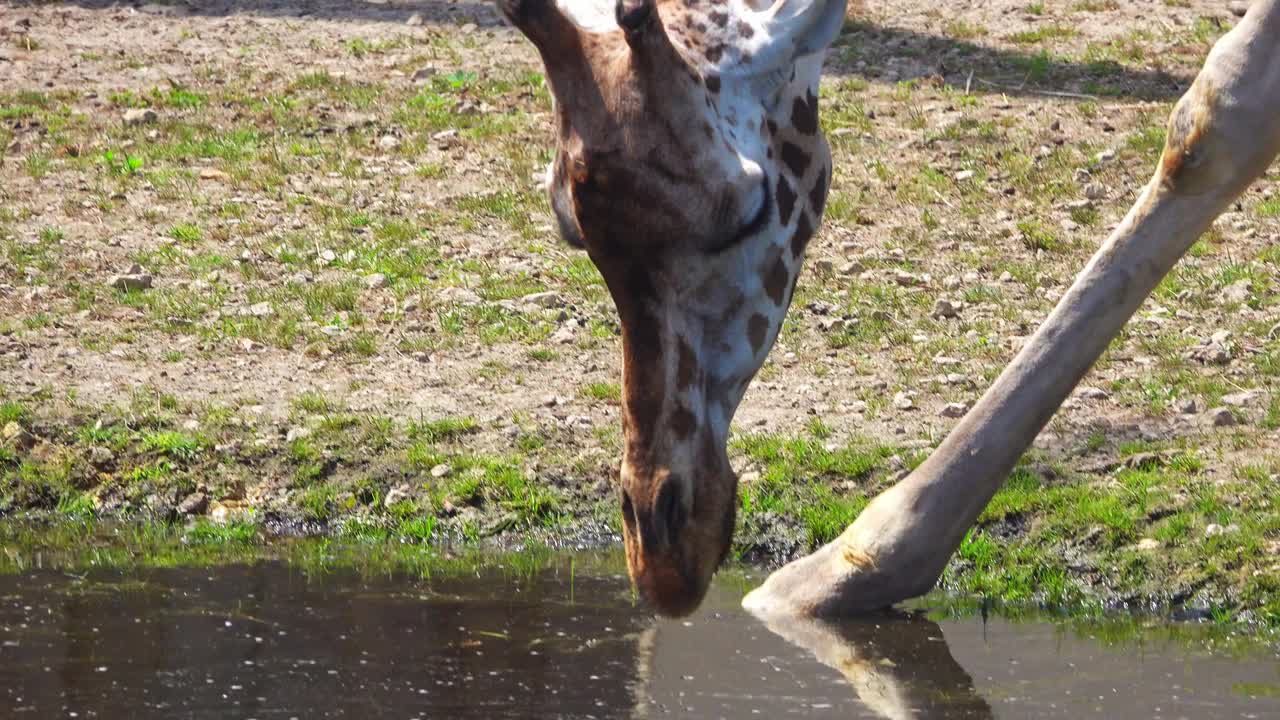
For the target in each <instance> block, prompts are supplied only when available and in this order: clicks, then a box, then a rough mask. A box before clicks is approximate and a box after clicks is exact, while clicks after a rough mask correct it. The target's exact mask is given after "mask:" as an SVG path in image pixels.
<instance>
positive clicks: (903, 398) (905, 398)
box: [893, 390, 916, 410]
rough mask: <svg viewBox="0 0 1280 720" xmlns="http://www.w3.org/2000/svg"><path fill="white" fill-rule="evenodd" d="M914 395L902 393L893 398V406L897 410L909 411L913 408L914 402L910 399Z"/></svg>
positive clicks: (906, 392)
mask: <svg viewBox="0 0 1280 720" xmlns="http://www.w3.org/2000/svg"><path fill="white" fill-rule="evenodd" d="M913 395H915V393H913V392H911V391H909V390H908V391H903V392H900V393H897V394H896V395H894V396H893V406H894V407H896V408H898V409H899V410H910V409H911V408H913V407H915V404H916V401H915V400H914V399H912V396H913Z"/></svg>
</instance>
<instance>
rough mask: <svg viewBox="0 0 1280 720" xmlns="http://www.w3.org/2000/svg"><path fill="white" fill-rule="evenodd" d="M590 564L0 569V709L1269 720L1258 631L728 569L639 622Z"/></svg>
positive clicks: (607, 574)
mask: <svg viewBox="0 0 1280 720" xmlns="http://www.w3.org/2000/svg"><path fill="white" fill-rule="evenodd" d="M588 568H589V569H588ZM612 568H616V565H611V564H610V563H609V562H607V561H601V560H600V559H599V558H588V557H584V556H579V557H578V558H576V559H569V558H564V559H557V560H554V561H551V562H549V563H546V564H545V566H544V567H542V568H540V569H536V570H530V569H523V570H517V569H515V568H511V567H506V568H503V567H492V566H491V567H487V568H484V569H476V570H471V571H452V572H446V573H443V574H433V575H432V576H431V577H430V578H428V579H423V578H422V577H419V576H412V577H410V576H407V575H400V574H395V573H390V574H386V573H384V574H380V575H375V576H372V577H371V576H370V575H369V574H368V573H360V572H358V571H356V570H341V571H332V572H327V573H316V572H314V571H311V570H308V571H306V572H304V571H303V570H301V569H299V568H298V567H294V566H290V565H288V564H286V563H283V562H280V561H275V560H272V561H262V562H259V563H255V564H250V565H231V566H221V567H205V568H176V569H160V570H146V571H136V570H135V571H130V572H127V573H120V572H110V571H102V572H91V573H90V574H88V575H76V574H69V573H65V572H54V571H47V570H46V571H31V572H27V573H24V574H19V575H9V576H0V718H71V717H78V718H201V719H204V718H209V719H212V718H219V719H222V718H237V719H244V718H260V719H264V720H265V719H267V718H280V719H287V718H299V719H309V718H362V719H363V718H397V719H405V720H407V719H409V718H561V717H565V718H569V717H572V718H649V717H690V718H750V717H762V718H788V717H797V718H801V717H802V718H894V719H897V718H1088V717H1098V718H1134V719H1136V718H1275V717H1280V656H1277V654H1276V653H1275V652H1274V650H1273V649H1270V648H1268V647H1266V646H1259V647H1255V648H1253V649H1251V650H1244V651H1242V650H1239V649H1238V648H1235V649H1233V650H1232V651H1231V652H1230V653H1226V652H1225V651H1219V650H1213V649H1211V647H1217V644H1215V643H1208V642H1206V641H1197V640H1195V639H1194V637H1195V635H1194V633H1189V634H1188V633H1182V632H1175V633H1169V632H1164V630H1165V629H1163V628H1160V627H1145V628H1142V629H1139V630H1138V631H1136V632H1133V631H1130V632H1128V633H1127V634H1126V635H1125V638H1124V639H1122V640H1117V639H1116V638H1115V637H1114V635H1115V634H1114V633H1111V632H1106V633H1104V632H1103V631H1102V630H1099V631H1097V632H1094V631H1090V630H1089V629H1088V627H1089V626H1081V625H1080V624H1078V623H1077V624H1075V625H1074V626H1072V627H1070V628H1068V627H1066V626H1063V625H1054V624H1046V623H1043V622H1011V621H1006V620H1001V619H998V618H996V619H988V620H986V621H984V620H982V619H981V618H980V617H974V618H971V619H960V620H944V621H942V622H940V623H935V622H932V621H930V620H928V619H925V617H924V615H923V614H919V613H916V614H911V615H898V616H893V617H890V616H882V617H878V618H875V619H871V620H863V621H858V622H853V623H845V624H842V625H820V624H795V623H792V624H786V625H780V626H777V627H773V628H770V627H768V626H766V625H764V624H761V623H760V622H758V621H757V620H755V619H753V618H751V617H750V616H748V615H745V614H744V613H743V612H742V611H741V610H739V609H738V602H739V600H740V598H741V595H742V586H743V581H742V580H741V578H739V579H737V580H734V579H732V578H729V579H726V580H723V581H721V582H719V583H718V584H717V585H716V587H715V588H714V589H713V591H712V594H711V597H709V598H708V601H707V603H706V604H705V606H704V608H703V610H701V611H700V612H699V613H698V614H697V615H695V616H694V617H692V618H689V619H687V620H683V621H666V620H655V619H653V618H652V617H651V616H650V615H648V614H647V613H646V612H645V611H644V610H643V608H640V607H637V606H636V605H635V604H634V602H633V599H632V596H631V593H630V589H629V586H628V584H627V581H626V578H625V577H624V576H622V575H621V574H619V573H617V572H616V571H614V570H612ZM1081 627H1084V628H1085V629H1084V630H1081ZM1129 627H1130V628H1132V627H1133V625H1132V624H1130V625H1129ZM1104 634H1105V635H1106V636H1107V637H1106V638H1105V639H1104V638H1103V635H1104ZM1091 635H1092V637H1091ZM1173 636H1179V637H1182V639H1173ZM1183 636H1189V637H1191V638H1192V640H1190V641H1188V640H1187V639H1186V637H1183Z"/></svg>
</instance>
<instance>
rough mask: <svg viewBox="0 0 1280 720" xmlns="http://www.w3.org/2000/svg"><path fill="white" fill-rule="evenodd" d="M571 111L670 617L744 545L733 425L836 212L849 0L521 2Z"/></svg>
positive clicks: (551, 80)
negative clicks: (838, 104)
mask: <svg viewBox="0 0 1280 720" xmlns="http://www.w3.org/2000/svg"><path fill="white" fill-rule="evenodd" d="M500 7H501V10H502V11H503V13H504V14H505V15H506V16H507V18H508V19H510V21H511V22H512V23H513V24H514V25H515V26H516V27H517V28H519V29H520V30H521V31H522V32H523V33H524V34H525V35H526V36H527V37H528V38H529V39H530V40H531V41H532V42H533V44H534V45H535V46H536V47H537V49H538V52H539V53H540V55H541V56H542V60H543V63H544V65H545V66H546V70H547V81H548V84H549V85H550V87H551V91H552V94H553V96H554V98H555V117H556V123H557V128H558V131H557V138H556V140H557V142H556V151H555V159H554V161H553V163H552V165H551V167H550V168H549V170H548V180H549V182H548V185H549V192H550V197H551V206H552V209H553V210H554V213H555V216H556V219H557V222H558V224H559V228H560V233H561V235H562V237H563V238H564V239H565V240H566V241H567V242H568V243H569V244H570V245H573V246H576V247H579V248H583V249H585V250H586V252H587V253H588V255H589V256H590V258H591V260H592V261H593V262H594V263H595V265H596V267H597V268H598V269H599V270H600V273H601V275H602V276H603V278H604V280H605V284H606V286H607V287H608V289H609V292H610V294H611V295H612V296H613V300H614V304H615V305H616V306H617V310H618V315H619V318H620V320H621V325H622V350H623V353H622V354H623V363H622V389H623V392H622V423H623V434H624V440H623V456H622V463H621V486H622V489H621V504H622V515H623V540H624V545H625V548H626V557H627V566H628V570H629V572H630V575H631V577H632V579H633V581H634V582H635V584H636V586H637V588H638V589H639V590H640V591H641V593H642V595H643V596H644V597H645V599H646V600H647V601H648V602H649V603H650V604H651V605H652V606H653V607H655V608H656V609H657V610H658V611H660V612H662V613H665V614H671V615H680V614H685V613H688V612H691V611H692V610H693V609H694V608H696V607H697V605H698V604H699V603H700V602H701V599H702V597H703V595H704V593H705V592H706V589H707V586H708V585H709V583H710V581H711V576H712V574H713V573H714V572H715V570H716V568H717V566H719V565H720V563H721V562H722V560H723V559H724V557H725V555H726V553H727V552H728V550H729V546H730V541H731V539H732V534H733V527H734V510H735V507H736V504H737V477H736V476H735V474H734V473H733V470H732V469H731V468H730V466H729V460H728V455H727V453H726V450H725V447H726V442H727V440H728V434H729V422H730V420H731V419H732V417H733V414H734V412H735V410H736V409H737V406H738V403H739V402H740V401H741V399H742V395H743V393H744V392H745V391H746V388H747V385H748V383H749V382H750V381H751V378H752V377H753V376H754V375H755V373H756V371H757V370H758V369H759V368H760V366H761V364H762V363H763V362H764V358H765V355H766V354H767V353H768V352H769V349H770V347H771V346H772V344H773V341H774V338H775V337H776V335H777V332H778V330H779V328H780V326H781V325H782V319H783V316H784V314H785V313H786V310H787V306H788V305H789V303H790V302H791V296H792V292H793V290H794V288H795V283H796V278H797V277H798V276H799V271H800V265H801V262H802V260H803V256H804V251H805V246H806V244H807V243H808V242H809V239H810V238H811V237H812V236H813V234H814V232H815V230H816V229H817V225H818V221H819V219H820V218H821V216H822V210H823V204H824V202H825V200H826V195H827V188H828V179H829V178H830V167H831V154H830V150H829V148H828V146H827V142H826V140H825V139H824V138H823V136H822V134H821V133H820V132H819V129H818V105H817V103H818V99H817V93H818V79H819V75H820V74H821V57H820V54H819V51H821V50H822V49H824V48H825V47H826V46H827V45H828V44H829V43H830V42H831V40H832V39H833V38H834V37H835V35H836V33H837V32H838V31H839V29H840V26H841V24H842V22H843V19H844V17H843V15H844V2H843V0H840V1H839V2H825V3H821V2H816V1H815V0H785V1H784V2H782V3H780V4H779V5H778V6H775V7H774V8H771V9H768V10H764V11H756V10H753V9H750V8H748V7H747V6H745V5H742V4H740V3H739V2H737V1H736V0H735V2H734V3H732V4H712V3H711V2H701V1H699V2H696V3H695V2H689V3H688V4H683V3H682V2H680V1H679V0H622V1H621V2H618V4H617V5H616V6H615V5H614V3H613V0H609V2H607V3H605V2H602V1H600V0H558V4H557V0H501V1H500Z"/></svg>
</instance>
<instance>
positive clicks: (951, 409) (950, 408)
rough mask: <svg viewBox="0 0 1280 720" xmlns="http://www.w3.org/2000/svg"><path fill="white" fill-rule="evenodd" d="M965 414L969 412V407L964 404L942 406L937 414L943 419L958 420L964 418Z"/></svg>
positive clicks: (954, 403) (956, 403) (955, 403)
mask: <svg viewBox="0 0 1280 720" xmlns="http://www.w3.org/2000/svg"><path fill="white" fill-rule="evenodd" d="M967 412H969V406H968V405H967V404H966V403H958V402H953V403H947V404H946V405H943V406H942V410H941V411H939V412H938V414H939V415H941V416H942V417H945V418H958V417H964V414H965V413H967Z"/></svg>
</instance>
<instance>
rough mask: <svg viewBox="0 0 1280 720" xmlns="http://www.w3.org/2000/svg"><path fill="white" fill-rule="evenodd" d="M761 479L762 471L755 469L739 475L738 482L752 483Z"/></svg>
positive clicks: (742, 483) (743, 483)
mask: <svg viewBox="0 0 1280 720" xmlns="http://www.w3.org/2000/svg"><path fill="white" fill-rule="evenodd" d="M759 481H760V473H758V472H756V471H755V470H751V471H749V472H744V473H742V475H740V476H738V483H739V484H741V485H750V484H751V483H754V482H759Z"/></svg>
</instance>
